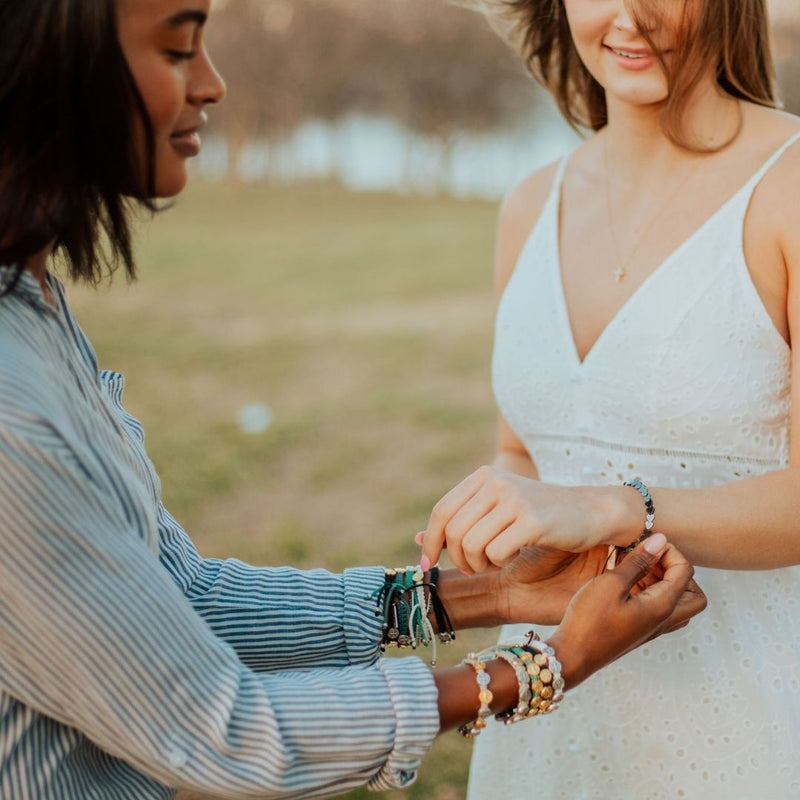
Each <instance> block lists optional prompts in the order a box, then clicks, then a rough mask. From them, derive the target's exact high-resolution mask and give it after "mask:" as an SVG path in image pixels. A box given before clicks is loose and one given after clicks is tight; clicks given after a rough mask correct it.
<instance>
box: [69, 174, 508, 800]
mask: <svg viewBox="0 0 800 800" xmlns="http://www.w3.org/2000/svg"><path fill="white" fill-rule="evenodd" d="M494 218H495V208H494V206H493V205H490V204H486V203H478V202H475V203H471V202H470V203H467V202H457V201H453V200H447V199H420V198H404V197H395V196H374V195H350V194H346V193H344V192H342V191H341V190H339V189H337V188H335V187H331V186H327V185H322V186H306V187H300V188H281V189H277V188H274V187H273V188H269V187H252V186H217V187H209V186H204V185H198V186H195V187H193V189H192V190H191V191H190V192H188V193H187V195H186V196H185V197H183V198H182V199H181V200H180V201H179V202H178V203H177V205H176V207H175V208H172V209H170V210H168V211H166V212H164V213H163V214H161V215H159V216H158V217H157V218H156V220H154V221H153V222H149V223H146V224H143V225H142V227H141V230H140V234H139V237H138V243H139V246H138V250H137V252H138V263H139V268H140V275H141V277H140V280H139V281H138V282H137V283H136V284H134V285H132V286H126V285H125V282H124V280H123V279H122V278H117V279H116V280H115V282H114V284H113V286H112V288H110V289H108V288H104V289H101V290H100V291H99V294H98V293H97V292H93V291H90V290H86V289H73V290H72V292H71V295H72V299H73V303H74V305H75V308H76V310H77V312H78V316H79V319H80V320H81V322H82V324H83V326H84V328H85V329H86V331H87V332H88V334H89V336H90V337H91V339H92V340H93V342H94V344H95V346H96V348H97V351H98V355H99V359H100V363H101V365H102V366H103V367H107V368H112V369H116V370H119V371H121V372H124V373H125V374H126V376H127V379H128V381H127V389H126V404H127V406H128V407H129V409H130V410H131V411H132V412H133V413H134V414H136V415H137V416H138V417H139V418H140V419H141V420H142V421H143V422H144V423H145V426H146V429H147V431H148V439H147V443H148V449H149V452H150V455H151V457H152V458H153V460H154V461H155V463H156V466H157V467H158V469H159V471H160V474H161V477H162V480H163V483H164V494H165V498H166V502H167V504H168V506H169V507H170V509H171V510H172V512H173V513H174V514H175V515H176V516H177V518H178V519H179V520H181V522H182V523H183V524H184V525H185V527H186V528H187V530H189V532H190V533H191V534H192V537H193V538H194V539H195V541H196V542H197V544H198V546H199V548H200V550H201V552H202V553H203V554H204V555H207V556H236V557H238V558H242V559H245V560H247V561H251V562H253V563H258V564H276V563H289V564H294V565H297V566H300V567H310V566H325V567H328V568H331V569H334V570H339V569H341V568H343V567H345V566H352V565H356V564H373V563H388V564H399V563H407V562H409V561H412V560H413V559H414V558H415V557H416V556H417V554H418V549H417V548H416V546H415V545H414V543H413V535H414V533H415V532H416V531H418V530H420V529H421V528H422V527H424V524H425V522H426V520H427V516H428V513H429V511H430V508H431V506H432V505H433V503H434V502H435V501H436V500H437V499H438V498H439V497H440V496H441V494H442V493H444V492H445V491H446V490H447V489H449V488H450V487H451V486H452V485H453V484H454V483H455V482H456V481H458V480H460V479H461V478H462V477H464V475H466V474H467V472H469V471H471V470H472V469H473V468H474V467H475V466H477V465H479V464H481V463H483V462H485V461H487V460H489V459H490V458H491V457H492V453H493V442H494V412H493V402H492V397H491V390H490V380H489V359H490V352H491V338H492V331H491V328H492V315H493V305H494V302H493V298H492V292H491V250H492V239H493V227H494ZM253 403H257V404H264V405H266V406H267V407H268V408H269V409H270V410H271V412H272V415H273V423H272V425H271V427H269V428H268V430H266V431H265V432H264V433H261V434H257V435H252V434H246V433H243V432H242V431H241V430H240V428H239V425H238V424H237V414H238V412H239V410H240V409H241V408H242V407H243V406H246V405H248V404H253ZM492 638H493V635H492V633H490V632H481V633H477V634H472V635H470V636H466V637H464V638H463V639H462V640H461V641H460V642H458V643H457V644H456V645H454V646H453V649H452V652H451V653H450V655H449V658H448V659H447V660H449V661H453V660H456V658H457V657H460V655H463V653H464V652H465V651H466V650H467V649H469V647H470V646H474V645H476V644H478V643H481V642H484V641H485V642H487V643H488V642H489V641H490V640H491V639H492ZM468 757H469V745H468V744H467V743H466V742H464V741H462V740H461V739H460V737H458V736H457V735H455V734H450V735H449V736H447V737H444V738H443V739H441V740H440V741H439V742H438V743H437V745H436V748H435V750H434V753H433V754H432V756H431V757H430V758H429V760H428V762H427V763H426V766H425V767H424V768H423V771H422V773H421V776H420V779H419V781H418V782H417V784H415V786H414V787H412V788H411V789H410V790H408V791H407V792H405V793H402V794H400V793H397V794H388V795H375V794H371V793H369V797H377V798H380V797H384V798H386V800H389V798H391V799H392V800H394V798H396V797H397V798H399V797H406V798H416V799H419V798H425V799H426V800H459V799H460V798H462V797H463V796H464V787H465V784H466V769H467V762H468ZM367 795H368V793H367V792H355V793H351V794H350V795H348V797H349V798H351V799H352V800H355V798H360V797H366V796H367ZM184 800H187V799H186V798H184ZM195 800H197V799H195Z"/></svg>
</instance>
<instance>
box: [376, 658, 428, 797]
mask: <svg viewBox="0 0 800 800" xmlns="http://www.w3.org/2000/svg"><path fill="white" fill-rule="evenodd" d="M378 667H379V669H380V670H381V671H382V672H383V674H384V676H385V678H386V683H387V686H388V689H389V696H390V698H391V707H392V708H394V714H395V719H396V722H397V728H396V730H395V740H394V747H393V749H392V752H391V754H390V755H389V758H388V759H387V761H386V763H385V764H384V766H383V768H382V769H381V770H380V772H378V774H377V775H375V776H374V777H373V778H372V780H370V782H369V784H368V787H369V788H370V789H372V790H373V791H387V790H390V789H402V788H403V787H405V786H408V785H410V784H411V783H413V782H414V781H415V780H416V778H417V770H418V769H419V765H420V762H421V761H422V759H423V757H424V756H425V754H426V753H427V752H428V751H429V750H430V748H431V745H432V744H433V740H434V739H435V738H436V734H437V733H438V732H439V709H438V705H437V701H438V692H437V690H436V684H435V683H434V680H433V675H432V674H431V671H430V669H428V667H427V666H426V665H425V664H424V663H423V662H422V661H421V660H420V659H418V658H414V657H412V656H407V657H404V658H384V659H381V660H380V661H379V662H378Z"/></svg>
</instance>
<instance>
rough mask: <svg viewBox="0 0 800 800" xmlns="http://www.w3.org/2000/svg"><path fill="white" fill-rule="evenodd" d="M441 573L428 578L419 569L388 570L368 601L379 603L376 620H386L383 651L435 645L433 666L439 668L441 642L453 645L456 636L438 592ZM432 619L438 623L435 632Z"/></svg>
mask: <svg viewBox="0 0 800 800" xmlns="http://www.w3.org/2000/svg"><path fill="white" fill-rule="evenodd" d="M438 578H439V570H438V568H437V567H434V568H433V569H432V570H431V571H430V572H429V573H428V575H427V580H426V575H425V573H423V572H422V570H421V569H420V568H419V567H414V566H411V567H400V568H399V569H387V570H384V582H383V586H381V587H380V588H379V589H376V590H375V591H374V592H373V593H372V594H371V595H370V596H369V598H368V599H370V600H375V616H377V617H382V618H383V625H382V626H381V643H380V646H381V651H385V650H386V648H387V647H412V648H416V647H418V646H419V645H422V646H424V647H427V646H429V645H433V657H432V659H431V665H432V666H435V665H436V656H437V648H436V643H437V641H439V642H442V643H444V644H446V643H448V642H451V641H453V640H454V639H455V638H456V633H455V631H454V630H453V626H452V624H451V622H450V616H449V614H448V613H447V609H446V608H445V606H444V603H443V602H442V600H441V598H440V597H439V593H438V591H437V581H438ZM431 615H433V618H434V620H435V621H436V627H437V628H438V633H437V632H436V631H434V629H433V624H432V622H431Z"/></svg>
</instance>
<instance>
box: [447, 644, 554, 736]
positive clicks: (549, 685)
mask: <svg viewBox="0 0 800 800" xmlns="http://www.w3.org/2000/svg"><path fill="white" fill-rule="evenodd" d="M495 658H499V659H502V660H503V661H506V662H507V663H508V664H509V665H510V666H511V667H512V668H513V669H514V672H515V673H516V676H517V682H518V689H517V703H516V705H515V706H514V707H513V708H511V709H509V710H507V711H502V712H500V713H499V714H495V719H496V720H497V721H498V722H503V723H505V724H506V725H512V724H513V723H515V722H521V721H522V720H523V719H530V718H531V717H537V716H539V715H540V714H550V713H552V712H553V711H555V710H556V709H557V708H558V707H559V705H560V704H561V700H562V699H563V697H564V679H563V678H562V677H561V664H560V663H559V661H558V659H557V658H556V654H555V651H554V650H553V648H552V647H550V645H548V644H547V643H546V642H542V641H541V640H540V639H539V637H538V636H537V635H536V634H534V633H533V631H531V632H530V633H529V634H528V638H527V639H526V640H525V641H524V642H523V643H521V644H515V643H506V644H500V645H497V646H496V647H489V648H487V649H486V650H481V651H480V652H479V653H470V654H469V655H468V656H467V657H466V658H465V659H464V661H463V662H462V663H463V664H471V665H473V666H474V665H475V664H476V663H484V664H485V663H486V662H487V661H491V660H492V659H495ZM475 669H476V672H477V667H476V668H475ZM478 685H479V689H481V690H483V689H484V688H486V687H484V686H482V685H481V683H480V681H479V683H478ZM487 686H488V683H487ZM479 699H480V700H481V709H480V711H479V712H478V717H477V719H476V720H475V721H474V722H472V723H470V724H469V725H464V726H462V728H459V732H460V733H461V734H462V735H463V736H466V737H468V738H470V739H474V738H475V737H476V736H478V735H479V734H480V732H481V730H483V728H485V727H486V721H485V720H486V717H487V716H488V711H486V710H485V709H484V707H483V699H482V696H481V695H480V694H479ZM490 702H491V697H489V700H488V701H487V705H488V703H490ZM482 712H484V713H482Z"/></svg>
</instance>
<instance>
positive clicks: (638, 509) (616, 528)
mask: <svg viewBox="0 0 800 800" xmlns="http://www.w3.org/2000/svg"><path fill="white" fill-rule="evenodd" d="M598 512H599V513H600V514H601V515H602V516H603V522H602V530H603V533H602V536H601V538H600V539H599V540H598V542H597V543H598V544H605V545H615V546H617V547H627V546H628V545H629V544H630V543H631V542H632V541H633V540H634V539H636V538H637V537H638V536H639V534H640V533H641V532H642V522H643V520H644V517H645V508H644V505H643V503H642V498H641V497H640V496H639V493H638V492H637V491H636V490H634V489H631V488H630V487H629V486H607V487H603V489H602V494H601V495H600V496H599V497H598Z"/></svg>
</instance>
